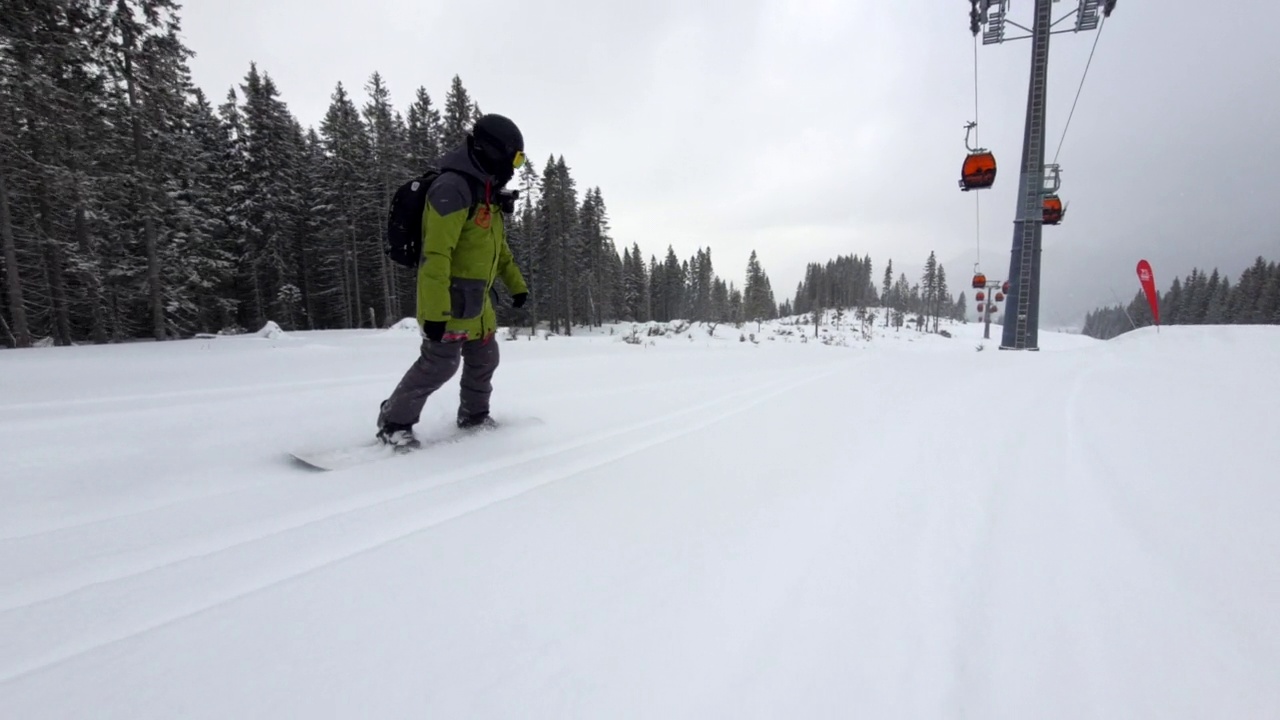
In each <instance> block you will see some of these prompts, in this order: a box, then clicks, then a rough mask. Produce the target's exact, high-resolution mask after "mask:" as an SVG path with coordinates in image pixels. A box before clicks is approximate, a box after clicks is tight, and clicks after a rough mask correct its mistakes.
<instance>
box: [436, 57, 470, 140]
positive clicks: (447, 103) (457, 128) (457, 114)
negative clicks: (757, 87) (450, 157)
mask: <svg viewBox="0 0 1280 720" xmlns="http://www.w3.org/2000/svg"><path fill="white" fill-rule="evenodd" d="M472 110H473V106H472V102H471V96H470V95H469V94H468V93H467V89H466V88H465V87H463V86H462V78H461V77H459V76H457V75H454V76H453V83H452V84H451V85H450V86H449V94H448V95H446V96H445V99H444V122H443V125H442V128H441V131H442V132H441V137H440V141H441V149H442V151H444V152H448V151H449V150H452V149H453V148H456V147H458V146H460V145H462V143H463V141H464V140H466V137H467V132H468V131H469V130H470V129H471V125H472V122H473V118H472Z"/></svg>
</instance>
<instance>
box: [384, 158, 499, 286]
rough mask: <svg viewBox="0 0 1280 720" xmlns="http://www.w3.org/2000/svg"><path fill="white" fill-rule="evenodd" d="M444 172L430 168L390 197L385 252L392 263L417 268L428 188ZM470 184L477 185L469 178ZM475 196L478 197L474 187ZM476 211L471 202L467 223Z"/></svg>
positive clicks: (420, 252)
mask: <svg viewBox="0 0 1280 720" xmlns="http://www.w3.org/2000/svg"><path fill="white" fill-rule="evenodd" d="M442 172H444V171H442V170H439V169H437V168H431V169H429V170H427V171H426V172H424V173H423V174H421V175H419V176H418V177H416V178H414V179H412V180H410V181H408V182H406V183H405V184H403V185H401V186H400V187H399V188H397V189H396V192H395V194H394V195H392V196H391V208H390V211H389V212H388V213H387V244H386V247H384V248H383V252H385V253H386V254H387V257H389V258H391V260H392V262H395V263H397V264H400V265H403V266H405V267H408V268H416V267H418V263H419V262H421V261H422V213H423V212H424V211H425V210H426V208H427V189H428V188H430V187H431V183H433V182H435V181H436V178H438V177H440V174H441V173H442ZM464 177H465V176H464ZM468 184H474V183H471V182H470V178H468ZM472 197H473V198H474V197H475V193H474V188H473V190H472ZM475 211H476V203H474V202H472V203H471V209H470V210H468V211H467V219H468V220H470V219H471V216H472V214H474V213H475Z"/></svg>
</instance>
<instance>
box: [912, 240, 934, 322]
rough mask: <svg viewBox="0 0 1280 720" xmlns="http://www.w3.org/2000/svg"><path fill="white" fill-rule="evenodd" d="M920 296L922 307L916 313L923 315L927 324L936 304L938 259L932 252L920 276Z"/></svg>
mask: <svg viewBox="0 0 1280 720" xmlns="http://www.w3.org/2000/svg"><path fill="white" fill-rule="evenodd" d="M920 294H921V297H920V300H921V302H922V303H923V306H922V307H921V308H919V309H918V310H917V311H916V312H920V313H921V314H923V315H924V318H925V322H926V324H927V323H928V322H929V321H930V320H932V318H933V315H934V312H935V311H936V308H937V302H938V258H937V256H936V255H934V253H933V252H932V251H930V252H929V259H928V260H926V261H925V264H924V273H923V274H922V275H921V276H920Z"/></svg>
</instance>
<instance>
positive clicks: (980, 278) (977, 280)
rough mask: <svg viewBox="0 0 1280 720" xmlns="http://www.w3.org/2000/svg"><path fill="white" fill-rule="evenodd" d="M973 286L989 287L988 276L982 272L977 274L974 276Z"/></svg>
mask: <svg viewBox="0 0 1280 720" xmlns="http://www.w3.org/2000/svg"><path fill="white" fill-rule="evenodd" d="M973 286H974V287H975V288H977V289H979V290H982V289H985V288H986V287H987V276H986V275H983V274H982V273H977V274H975V275H974V276H973Z"/></svg>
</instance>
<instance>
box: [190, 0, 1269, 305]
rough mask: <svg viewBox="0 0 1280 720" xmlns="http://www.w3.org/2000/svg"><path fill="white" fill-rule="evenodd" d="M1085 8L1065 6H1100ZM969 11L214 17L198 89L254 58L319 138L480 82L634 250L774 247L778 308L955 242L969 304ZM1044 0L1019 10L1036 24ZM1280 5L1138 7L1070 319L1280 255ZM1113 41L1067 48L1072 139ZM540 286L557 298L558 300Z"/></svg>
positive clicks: (1082, 174)
mask: <svg viewBox="0 0 1280 720" xmlns="http://www.w3.org/2000/svg"><path fill="white" fill-rule="evenodd" d="M1075 4H1076V3H1075V2H1074V0H1063V2H1059V3H1057V5H1056V7H1055V17H1058V16H1060V15H1062V14H1065V13H1066V12H1067V11H1069V10H1070V9H1072V8H1073V7H1074V6H1075ZM968 8H969V4H968V3H967V2H965V1H964V0H901V1H900V2H883V0H880V1H871V0H680V1H678V2H677V1H675V0H628V1H626V2H621V1H615V0H559V1H553V0H486V1H485V2H467V1H462V2H457V1H455V2H442V1H439V0H361V1H359V2H352V1H351V0H189V2H188V3H187V4H186V6H185V9H184V11H183V28H184V34H185V36H186V38H187V42H188V45H189V46H190V47H191V48H192V49H193V50H194V51H195V52H196V53H197V55H196V57H195V58H194V59H193V60H192V70H193V74H194V78H195V81H196V83H197V84H198V85H199V86H200V87H202V88H204V89H205V91H206V92H207V93H209V95H210V96H211V97H212V98H213V99H214V100H215V102H217V101H220V100H221V98H223V97H224V96H225V95H226V92H227V90H228V88H230V87H231V86H232V85H233V84H238V83H239V82H240V81H241V79H242V78H243V76H244V74H245V72H246V71H247V69H248V66H249V63H250V61H256V62H257V63H258V65H259V68H260V69H261V70H263V71H265V72H267V73H269V74H270V75H271V76H272V78H273V79H274V80H275V82H276V84H277V86H278V87H279V88H280V91H281V94H282V96H283V99H284V100H285V101H286V102H287V103H288V105H289V107H290V109H291V110H292V111H293V113H294V114H295V115H296V116H297V117H298V118H299V119H300V120H301V122H302V123H303V124H304V125H318V123H319V121H320V118H321V117H322V116H323V114H324V111H325V108H326V107H327V105H328V102H329V96H330V94H331V93H332V91H333V89H334V86H335V84H336V83H337V82H338V81H341V82H342V83H343V84H344V85H346V87H347V88H348V89H349V90H351V91H353V92H354V93H355V94H356V95H357V98H358V99H359V100H360V102H363V98H364V94H363V86H364V84H365V82H366V81H367V79H368V77H369V75H370V74H371V73H373V72H374V71H375V70H376V71H379V72H381V73H382V75H383V76H384V78H385V79H386V81H387V82H388V84H389V86H390V88H391V91H392V94H393V100H394V101H395V103H396V105H397V106H398V107H399V108H400V109H401V110H402V111H403V110H404V109H406V108H407V106H408V103H409V102H410V100H411V98H412V94H413V91H414V89H415V88H417V87H418V86H419V85H422V86H425V87H426V88H427V90H428V91H429V92H430V93H431V95H432V97H433V99H435V100H436V101H437V103H441V102H443V99H444V94H445V92H446V91H447V89H448V86H449V81H450V79H451V78H452V77H453V75H454V74H458V75H460V76H461V77H462V80H463V83H464V85H465V86H466V87H467V88H468V90H469V91H471V93H472V95H473V97H474V98H475V99H476V100H477V101H478V102H479V104H480V107H481V108H482V109H483V110H485V111H489V112H500V113H503V114H505V115H508V116H510V117H511V118H512V119H514V120H515V121H516V122H517V123H518V124H519V125H520V126H521V128H522V129H523V130H524V135H525V143H526V148H527V150H528V152H529V155H530V157H531V158H533V159H534V161H535V162H536V163H537V164H538V167H539V168H541V167H542V165H543V163H544V162H545V160H546V158H547V157H548V156H549V155H551V154H555V155H564V157H565V160H566V162H567V163H568V164H569V166H570V168H571V170H572V172H573V174H574V177H575V178H576V180H577V181H578V184H579V187H580V188H583V187H590V186H596V185H598V186H600V188H601V190H602V192H603V194H604V198H605V202H606V205H607V206H608V209H609V213H610V217H611V221H612V227H613V235H614V239H615V241H616V242H617V243H618V244H619V247H621V246H623V245H627V246H630V245H631V244H632V243H633V242H638V243H639V244H640V247H641V248H642V250H643V251H644V252H645V254H646V255H649V254H657V255H659V256H661V255H662V254H663V253H664V252H665V249H666V247H667V245H668V244H670V245H673V246H674V247H675V249H676V252H677V254H678V255H679V256H680V257H682V258H684V257H687V256H689V255H691V254H692V253H693V252H694V251H695V250H696V249H697V248H698V247H699V246H702V247H710V248H711V249H712V255H713V260H714V262H715V266H716V270H717V272H718V273H719V274H720V275H721V276H722V277H725V278H727V279H730V280H734V281H735V282H738V283H739V284H741V276H742V275H743V274H744V271H745V268H746V260H747V256H748V254H749V253H750V252H751V250H752V249H755V250H757V251H758V253H759V255H760V259H761V261H762V263H763V264H764V266H765V269H766V270H767V271H768V272H769V274H770V277H771V279H772V280H773V285H774V290H775V293H776V294H777V295H778V299H779V300H781V299H783V298H784V297H789V296H791V295H792V294H793V293H794V290H795V286H796V283H797V282H798V281H799V279H800V277H801V274H802V273H803V270H804V266H805V264H806V263H808V262H811V261H825V260H826V259H828V258H830V257H832V256H834V255H837V254H848V253H857V254H859V255H863V254H867V253H869V254H870V255H871V257H872V260H873V261H874V263H875V265H876V275H877V280H878V279H879V275H880V273H882V272H883V267H884V265H883V263H884V262H885V260H886V259H889V258H892V259H893V260H894V265H895V270H905V271H906V272H907V274H908V277H910V278H912V279H913V280H914V279H917V278H918V275H919V270H920V266H921V265H922V264H923V261H924V259H925V258H926V257H927V256H928V254H929V252H930V251H931V250H933V251H936V252H937V254H938V256H939V258H940V259H941V260H942V261H943V262H944V263H945V264H946V266H947V268H948V272H949V275H950V278H951V282H952V286H953V288H954V289H957V290H958V289H959V288H960V287H961V286H962V285H963V284H964V283H965V279H966V278H967V277H968V275H969V274H970V273H971V272H972V269H973V263H974V262H975V260H976V259H977V253H978V249H979V237H978V235H977V233H976V226H975V198H974V195H976V194H979V193H962V192H960V190H959V188H958V187H957V184H956V182H957V180H958V178H959V167H960V163H961V161H962V160H963V158H964V154H965V149H964V144H963V141H964V129H963V126H964V124H965V122H967V121H968V120H970V119H972V118H973V116H974V77H973V75H974V67H973V39H972V36H971V35H970V34H969V31H968ZM1030 10H1031V2H1030V0H1014V2H1013V12H1012V15H1013V18H1014V19H1015V20H1022V21H1024V22H1029V17H1030ZM1064 26H1065V24H1064ZM1278 26H1280V5H1278V4H1275V3H1272V2H1268V1H1266V0H1243V1H1241V2H1236V3H1230V4H1212V3H1205V2H1191V1H1190V0H1165V1H1162V2H1152V1H1150V0H1146V1H1139V0H1120V2H1119V3H1118V5H1117V8H1116V11H1115V13H1114V14H1113V16H1112V17H1111V19H1110V20H1108V21H1107V23H1106V25H1105V30H1104V31H1103V33H1102V37H1101V39H1100V41H1099V43H1098V49H1097V53H1096V56H1095V58H1094V61H1093V67H1092V69H1091V70H1090V72H1089V76H1088V80H1087V82H1086V83H1085V86H1084V92H1083V95H1082V96H1081V99H1080V104H1079V108H1078V109H1077V111H1076V114H1075V117H1074V119H1073V120H1072V122H1071V126H1070V130H1069V133H1068V134H1067V136H1066V141H1065V144H1064V146H1063V148H1062V153H1061V156H1060V158H1059V162H1060V163H1061V165H1062V167H1063V187H1062V191H1061V195H1062V197H1063V199H1064V200H1065V201H1067V202H1068V203H1069V204H1070V205H1069V212H1068V215H1067V218H1066V220H1065V221H1064V223H1063V224H1062V225H1061V226H1058V227H1051V228H1046V230H1045V254H1044V283H1045V286H1044V290H1043V298H1042V305H1043V315H1042V319H1041V323H1042V325H1043V326H1046V327H1048V326H1056V325H1069V324H1078V323H1080V322H1081V321H1082V320H1083V313H1084V311H1085V310H1087V309H1089V308H1092V307H1094V306H1096V305H1099V304H1104V303H1110V302H1113V296H1112V292H1113V291H1114V292H1115V293H1117V294H1118V295H1119V296H1120V297H1123V298H1124V299H1125V300H1126V301H1127V300H1128V298H1129V297H1131V296H1132V294H1133V293H1134V292H1135V291H1136V290H1137V287H1138V285H1137V279H1136V276H1135V273H1134V265H1135V264H1136V262H1137V260H1138V259H1139V258H1141V257H1146V258H1147V259H1149V260H1150V261H1151V262H1152V264H1153V265H1154V267H1155V271H1156V276H1157V281H1158V282H1159V284H1160V285H1161V286H1162V287H1164V286H1165V285H1166V284H1167V282H1168V281H1169V280H1170V279H1171V278H1172V277H1173V275H1175V274H1176V275H1183V274H1185V273H1187V272H1188V271H1189V270H1190V269H1191V267H1192V266H1197V265H1198V266H1201V267H1213V266H1218V267H1221V268H1222V269H1223V270H1224V271H1226V272H1228V273H1229V274H1230V275H1231V276H1232V277H1233V278H1234V277H1235V276H1236V275H1237V274H1238V273H1239V271H1240V270H1241V269H1243V267H1244V266H1245V265H1247V264H1248V263H1249V262H1250V261H1251V260H1252V259H1253V258H1254V257H1255V256H1257V255H1259V254H1262V255H1266V256H1267V257H1269V258H1271V259H1277V260H1280V228H1278V224H1277V222H1276V219H1275V217H1274V216H1273V213H1274V212H1276V211H1277V208H1278V206H1280V203H1277V200H1278V199H1280V42H1278V41H1277V39H1276V37H1275V32H1276V29H1277V27H1278ZM1093 41H1094V33H1081V34H1078V35H1076V34H1071V33H1067V34H1063V35H1055V36H1054V37H1053V41H1052V54H1051V72H1050V84H1049V126H1048V127H1049V130H1048V133H1049V149H1048V153H1047V155H1048V157H1047V158H1046V160H1047V161H1048V160H1052V156H1053V154H1054V152H1055V150H1056V149H1057V146H1058V141H1059V139H1060V138H1061V136H1062V131H1063V125H1064V123H1065V122H1066V119H1067V113H1068V110H1069V109H1070V106H1071V101H1072V98H1073V97H1074V95H1075V93H1076V89H1077V85H1078V83H1079V81H1080V77H1081V73H1082V71H1083V69H1084V66H1085V61H1086V59H1087V57H1088V54H1089V50H1090V48H1091V46H1092V44H1093ZM1029 53H1030V44H1029V42H1028V41H1020V42H1012V43H1006V44H1004V45H998V46H981V45H980V46H979V48H978V63H979V103H980V107H979V113H980V114H979V117H978V120H979V122H980V126H979V139H980V141H981V144H982V145H984V146H987V147H989V148H991V149H992V150H993V151H994V152H995V153H996V157H997V160H998V161H999V163H1000V174H999V178H998V180H997V183H996V187H995V188H993V189H992V190H989V191H984V192H982V193H980V194H981V227H982V232H981V236H980V248H981V260H982V268H983V270H984V271H985V272H986V273H987V274H988V275H989V276H994V277H1000V278H1003V277H1004V276H1005V275H1006V274H1007V270H1008V258H1009V247H1010V241H1011V239H1012V218H1013V209H1014V195H1015V194H1016V186H1017V163H1018V158H1019V155H1020V152H1021V142H1022V130H1023V115H1024V109H1025V102H1026V92H1027V76H1028V71H1029V68H1028V61H1029ZM535 291H536V288H535Z"/></svg>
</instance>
